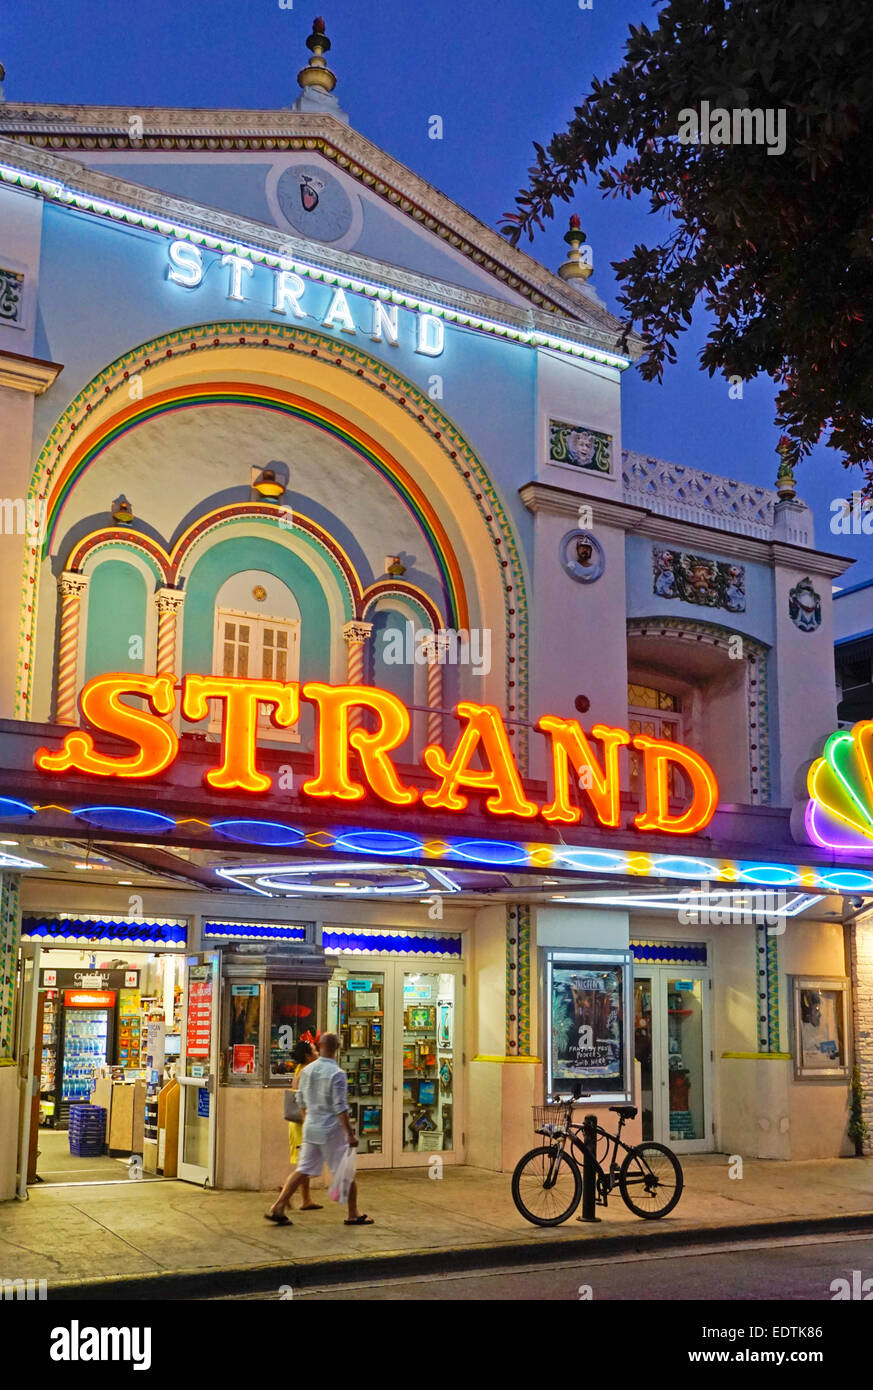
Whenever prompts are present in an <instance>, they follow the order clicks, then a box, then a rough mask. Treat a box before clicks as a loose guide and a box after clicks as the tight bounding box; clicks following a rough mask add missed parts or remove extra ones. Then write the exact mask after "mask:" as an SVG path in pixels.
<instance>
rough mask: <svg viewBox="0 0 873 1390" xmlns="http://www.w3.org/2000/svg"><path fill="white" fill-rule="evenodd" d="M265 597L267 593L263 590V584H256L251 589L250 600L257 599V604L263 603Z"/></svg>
mask: <svg viewBox="0 0 873 1390" xmlns="http://www.w3.org/2000/svg"><path fill="white" fill-rule="evenodd" d="M266 597H267V591H266V589H265V588H264V586H263V584H256V585H255V587H254V588H253V589H252V598H253V599H257V601H258V603H263V601H264V599H265V598H266Z"/></svg>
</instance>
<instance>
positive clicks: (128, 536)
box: [64, 527, 170, 584]
mask: <svg viewBox="0 0 873 1390" xmlns="http://www.w3.org/2000/svg"><path fill="white" fill-rule="evenodd" d="M118 550H126V551H128V553H130V554H133V555H136V556H138V557H139V558H140V559H142V560H145V563H146V564H147V565H148V568H149V570H150V571H151V573H152V574H153V575H154V578H155V580H156V582H157V583H158V584H166V583H168V582H169V581H168V580H167V577H166V576H167V568H168V565H169V558H170V557H169V556H168V554H167V552H166V550H164V548H163V546H162V545H159V544H158V542H157V541H154V540H152V538H151V536H144V535H142V534H141V533H140V532H138V531H129V530H128V529H127V528H126V527H125V529H124V530H119V529H117V528H115V527H106V528H105V529H104V530H101V531H92V532H91V534H90V536H85V538H84V539H83V540H82V541H80V542H79V544H78V545H77V546H76V548H75V550H74V551H73V553H72V555H71V556H70V560H69V564H67V565H65V567H64V568H65V569H67V570H73V571H75V572H76V573H79V574H81V573H84V570H85V566H86V565H93V564H94V563H95V562H96V561H97V560H98V559H99V558H100V556H101V552H103V551H118Z"/></svg>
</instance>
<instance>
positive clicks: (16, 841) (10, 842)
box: [0, 840, 21, 845]
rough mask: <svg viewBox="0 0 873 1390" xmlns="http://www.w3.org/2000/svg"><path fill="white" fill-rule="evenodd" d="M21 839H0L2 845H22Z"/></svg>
mask: <svg viewBox="0 0 873 1390" xmlns="http://www.w3.org/2000/svg"><path fill="white" fill-rule="evenodd" d="M20 844H21V841H20V840H0V845H20Z"/></svg>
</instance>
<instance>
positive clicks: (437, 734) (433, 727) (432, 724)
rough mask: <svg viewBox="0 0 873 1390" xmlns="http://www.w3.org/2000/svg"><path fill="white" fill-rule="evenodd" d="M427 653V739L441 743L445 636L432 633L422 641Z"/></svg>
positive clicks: (429, 741)
mask: <svg viewBox="0 0 873 1390" xmlns="http://www.w3.org/2000/svg"><path fill="white" fill-rule="evenodd" d="M424 647H425V651H426V653H427V741H428V743H436V744H439V745H442V741H443V716H442V707H443V662H442V656H443V653H444V652H445V650H446V638H445V637H444V636H443V634H442V633H436V632H434V633H432V634H431V635H430V636H429V637H428V639H427V641H426V642H425V643H424Z"/></svg>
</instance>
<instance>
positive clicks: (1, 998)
mask: <svg viewBox="0 0 873 1390" xmlns="http://www.w3.org/2000/svg"><path fill="white" fill-rule="evenodd" d="M19 883H20V875H18V874H0V1057H11V1056H12V1054H13V1047H14V1041H15V1040H14V1038H13V1036H12V1024H13V1018H14V1012H13V1000H14V995H15V971H16V968H17V963H18V940H19V935H20V930H21V913H20V910H19V905H18V887H19Z"/></svg>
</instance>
